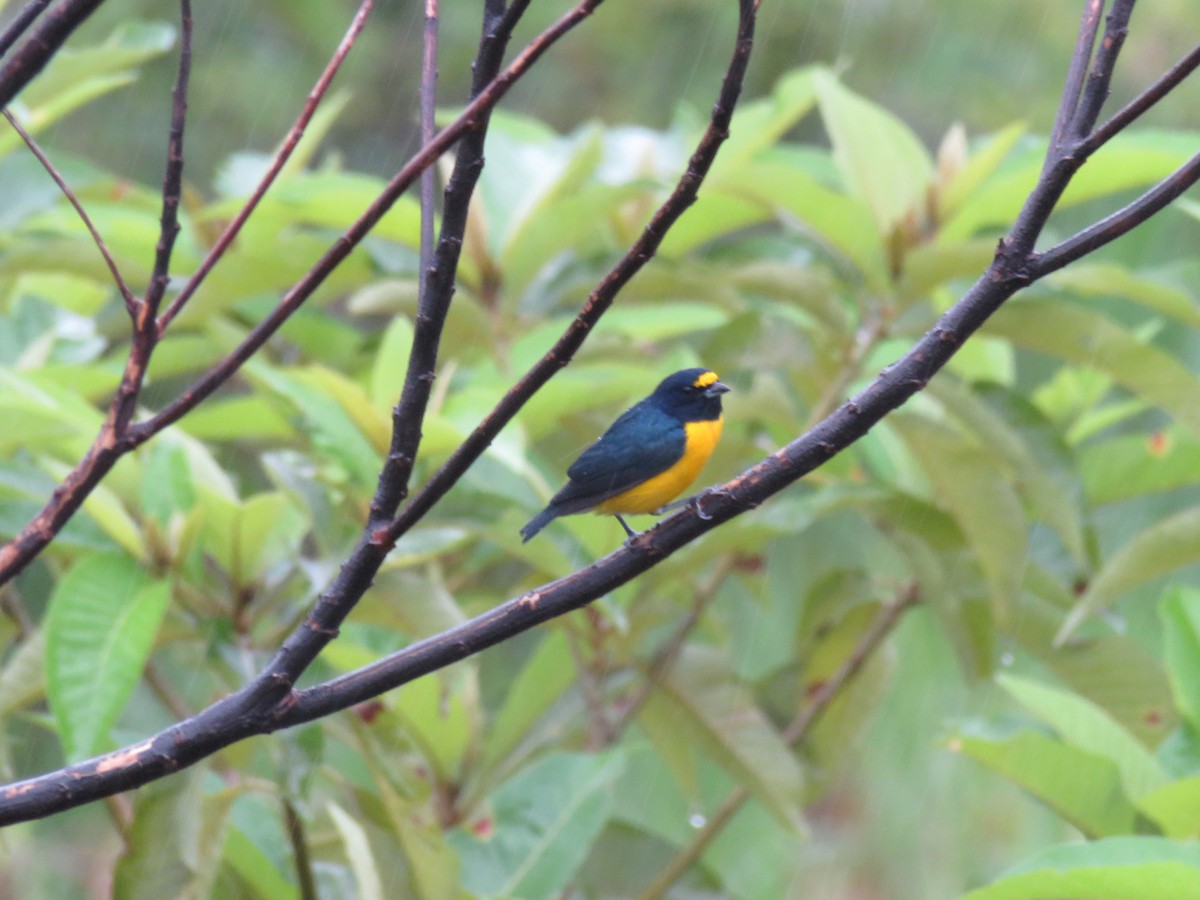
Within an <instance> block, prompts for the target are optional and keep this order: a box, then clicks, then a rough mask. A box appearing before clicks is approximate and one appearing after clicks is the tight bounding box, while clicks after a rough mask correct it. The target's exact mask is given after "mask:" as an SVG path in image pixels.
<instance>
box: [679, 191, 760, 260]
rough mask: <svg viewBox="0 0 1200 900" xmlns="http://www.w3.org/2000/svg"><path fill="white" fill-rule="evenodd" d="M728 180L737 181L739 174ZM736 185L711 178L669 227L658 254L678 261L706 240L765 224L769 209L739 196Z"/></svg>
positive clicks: (706, 241)
mask: <svg viewBox="0 0 1200 900" xmlns="http://www.w3.org/2000/svg"><path fill="white" fill-rule="evenodd" d="M729 177H730V179H731V180H732V179H740V173H735V174H733V175H731V176H729ZM739 183H740V180H739V181H738V182H735V183H734V184H732V185H726V184H723V183H722V182H721V181H719V180H716V179H714V180H713V183H712V185H711V186H708V185H706V190H705V191H704V192H703V193H702V194H701V195H700V198H699V199H698V200H697V201H696V203H695V204H694V205H693V206H692V207H691V208H690V209H688V210H687V212H685V213H684V214H683V215H682V216H680V217H679V221H678V222H676V223H675V224H674V225H673V226H671V230H670V231H668V232H667V235H666V237H665V238H663V242H662V245H661V246H660V247H659V248H658V253H659V255H660V256H662V257H664V258H665V259H672V260H681V259H682V258H683V257H685V256H687V254H689V253H691V252H692V251H694V250H695V249H696V248H698V247H701V246H703V245H704V244H706V243H708V242H709V241H715V240H718V239H720V238H722V237H725V236H726V235H729V234H732V233H734V232H736V231H739V230H741V229H743V228H749V227H750V226H751V225H757V224H759V223H760V222H765V221H767V220H768V219H769V218H770V216H771V210H770V209H769V208H767V207H765V206H764V205H763V204H762V203H761V202H758V201H757V200H755V199H751V198H748V197H744V196H740V194H741V191H740V190H739V189H738V185H739Z"/></svg>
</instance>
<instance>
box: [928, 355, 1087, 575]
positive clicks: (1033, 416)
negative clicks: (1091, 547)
mask: <svg viewBox="0 0 1200 900" xmlns="http://www.w3.org/2000/svg"><path fill="white" fill-rule="evenodd" d="M928 391H929V393H930V395H931V396H933V397H934V398H936V399H937V400H938V402H939V403H941V404H942V405H943V406H944V407H945V408H946V410H947V412H949V413H950V414H951V415H953V416H954V417H955V418H957V419H958V420H959V421H960V422H961V423H962V424H963V425H965V426H966V427H968V428H970V429H971V431H972V432H973V433H974V434H975V436H976V437H977V438H978V439H979V443H980V444H981V445H982V446H984V447H987V448H989V449H990V450H991V452H992V453H993V454H994V455H995V457H997V458H998V459H999V460H1000V461H1002V462H1003V464H1004V466H1005V468H1006V470H1007V474H1008V476H1009V477H1010V478H1011V479H1012V480H1013V481H1014V482H1015V483H1017V484H1019V485H1021V488H1022V491H1021V493H1022V496H1023V497H1024V499H1025V502H1026V503H1027V504H1029V506H1030V507H1032V509H1033V512H1034V515H1035V517H1036V518H1037V519H1039V520H1041V521H1044V522H1046V523H1047V524H1049V525H1050V527H1052V528H1053V529H1054V531H1055V533H1056V534H1057V535H1058V537H1059V539H1060V540H1061V541H1062V542H1063V545H1064V546H1065V547H1066V548H1067V550H1068V551H1070V553H1071V556H1072V558H1073V559H1074V561H1075V562H1076V563H1078V564H1080V565H1082V564H1083V563H1084V560H1085V556H1086V554H1085V551H1084V546H1083V512H1082V510H1081V509H1080V505H1079V502H1078V499H1077V494H1078V488H1077V485H1076V484H1075V483H1074V481H1073V479H1070V478H1069V476H1070V475H1072V474H1073V473H1071V472H1068V471H1064V470H1065V469H1066V467H1067V466H1068V465H1069V463H1070V459H1069V456H1068V454H1067V452H1066V450H1065V448H1062V451H1061V452H1060V453H1059V454H1056V458H1055V459H1054V460H1053V461H1050V460H1047V459H1046V454H1045V453H1043V454H1041V455H1038V456H1035V453H1036V449H1037V448H1035V447H1033V446H1031V442H1030V441H1029V440H1028V438H1027V437H1026V435H1027V434H1028V433H1029V432H1032V431H1034V430H1040V431H1042V432H1049V431H1051V429H1049V427H1048V423H1047V422H1045V420H1043V419H1041V418H1040V416H1038V414H1037V412H1036V410H1035V409H1034V408H1033V407H1031V406H1028V405H1026V404H1024V403H1022V402H1021V401H1019V400H1018V398H1016V397H1015V396H1012V395H1010V394H1008V393H1007V392H1004V391H1001V390H999V389H984V390H983V396H982V397H980V396H978V395H977V394H976V393H975V392H972V391H968V390H967V389H966V388H965V387H963V386H962V385H960V384H958V383H956V382H953V381H950V380H948V379H945V378H937V379H934V381H933V382H932V383H931V384H930V386H929V388H928ZM989 403H990V406H989ZM1006 417H1008V418H1009V421H1006ZM1012 419H1016V421H1011V420H1012ZM1014 426H1016V427H1014ZM1021 426H1024V429H1025V432H1026V433H1025V434H1023V433H1021V432H1019V431H1017V430H1016V428H1017V427H1021ZM1047 436H1052V435H1047ZM1055 463H1057V465H1055ZM935 465H936V463H935ZM1064 476H1067V477H1064ZM935 480H936V479H935Z"/></svg>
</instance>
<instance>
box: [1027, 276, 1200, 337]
mask: <svg viewBox="0 0 1200 900" xmlns="http://www.w3.org/2000/svg"><path fill="white" fill-rule="evenodd" d="M1047 281H1048V283H1049V284H1050V285H1052V286H1053V287H1056V288H1061V289H1062V290H1065V291H1068V292H1070V293H1074V294H1080V295H1082V296H1085V297H1120V298H1121V299H1123V300H1129V301H1132V302H1134V303H1137V304H1139V305H1140V306H1144V307H1145V308H1146V309H1148V310H1151V311H1153V312H1156V313H1161V314H1162V315H1164V316H1169V317H1170V318H1172V319H1175V320H1176V321H1177V322H1179V323H1180V324H1183V325H1187V326H1188V327H1190V328H1200V309H1198V308H1197V303H1196V298H1195V297H1194V296H1192V295H1191V294H1190V293H1188V291H1187V290H1185V289H1184V288H1182V287H1179V286H1177V285H1174V284H1170V283H1168V282H1166V281H1165V280H1164V279H1162V278H1161V277H1156V276H1155V275H1153V274H1145V273H1142V272H1138V271H1136V270H1133V269H1130V268H1129V267H1128V266H1121V265H1117V264H1115V263H1087V262H1080V263H1076V264H1073V265H1070V266H1067V267H1066V268H1065V269H1063V270H1061V271H1059V272H1055V273H1054V274H1053V275H1051V276H1050V277H1049V278H1048V279H1047Z"/></svg>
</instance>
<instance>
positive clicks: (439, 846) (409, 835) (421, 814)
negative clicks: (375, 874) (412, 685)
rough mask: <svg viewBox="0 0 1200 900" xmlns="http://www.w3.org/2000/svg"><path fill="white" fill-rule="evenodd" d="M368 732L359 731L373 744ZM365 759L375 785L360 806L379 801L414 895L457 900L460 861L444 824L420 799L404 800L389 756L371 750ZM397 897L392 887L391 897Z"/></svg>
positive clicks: (425, 899)
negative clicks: (399, 850) (449, 840)
mask: <svg viewBox="0 0 1200 900" xmlns="http://www.w3.org/2000/svg"><path fill="white" fill-rule="evenodd" d="M366 730H367V729H366V728H365V726H360V727H359V728H358V729H357V731H358V733H359V734H360V736H361V737H362V739H363V741H364V743H365V742H366V741H369V740H370V738H369V737H368V736H367V735H365V734H364V733H363V732H364V731H366ZM363 759H364V761H365V762H366V764H367V766H368V767H369V768H370V770H371V777H372V782H373V783H372V784H371V785H370V786H369V787H368V788H365V789H364V790H366V791H368V792H369V793H370V797H369V798H368V799H364V798H363V797H362V791H359V792H356V793H358V794H359V802H360V804H362V805H363V806H366V805H367V804H368V803H369V802H370V801H371V800H374V799H375V798H376V797H378V800H379V803H380V805H381V806H382V807H383V811H384V813H385V814H386V817H387V825H388V826H389V827H390V828H391V831H392V834H393V835H394V836H395V838H396V840H397V841H398V842H399V843H400V846H401V847H402V848H403V851H404V856H405V862H406V863H407V864H408V871H409V882H410V884H409V888H410V890H411V893H412V895H413V896H414V897H416V898H419V900H458V898H459V896H460V893H461V889H460V882H461V878H460V872H459V864H458V857H457V856H456V855H455V853H454V850H453V849H452V848H451V847H450V844H449V842H448V841H447V840H446V834H445V832H444V831H443V830H442V826H441V824H440V823H439V822H437V821H436V820H435V819H434V818H433V817H431V816H429V815H428V809H427V807H426V806H425V805H424V803H423V802H422V800H421V799H420V798H416V799H413V798H409V797H402V796H401V794H400V791H399V790H397V788H396V785H395V784H394V782H393V778H394V776H393V774H392V772H391V762H392V757H391V755H390V754H382V753H377V752H375V751H374V748H372V749H371V750H369V751H368V752H366V753H364V754H363ZM396 893H397V890H396V888H395V886H393V887H392V891H391V894H392V895H393V896H394V895H395V894H396Z"/></svg>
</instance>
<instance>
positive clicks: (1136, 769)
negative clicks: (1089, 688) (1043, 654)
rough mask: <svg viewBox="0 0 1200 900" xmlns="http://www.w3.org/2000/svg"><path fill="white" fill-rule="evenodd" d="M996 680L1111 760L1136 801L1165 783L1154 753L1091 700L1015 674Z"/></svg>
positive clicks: (1071, 739)
mask: <svg viewBox="0 0 1200 900" xmlns="http://www.w3.org/2000/svg"><path fill="white" fill-rule="evenodd" d="M996 680H997V682H998V683H999V684H1000V686H1001V687H1003V688H1004V689H1005V690H1006V691H1008V692H1009V693H1010V694H1012V696H1013V697H1015V698H1016V700H1017V701H1018V702H1019V703H1020V704H1021V705H1022V706H1024V707H1025V708H1026V709H1028V710H1029V711H1030V712H1032V713H1033V714H1034V715H1035V716H1037V717H1038V718H1039V719H1041V720H1042V721H1043V722H1045V723H1046V724H1047V725H1049V726H1050V727H1051V728H1053V729H1054V730H1055V731H1057V732H1058V733H1059V735H1060V736H1061V737H1062V738H1063V740H1065V741H1066V742H1067V743H1068V744H1071V745H1072V746H1074V747H1078V748H1079V749H1080V750H1083V751H1086V752H1087V753H1091V754H1093V755H1095V756H1099V757H1102V758H1104V759H1107V760H1110V761H1111V762H1112V763H1113V765H1114V766H1116V768H1117V771H1118V772H1119V773H1120V775H1121V784H1122V785H1123V787H1124V789H1125V793H1126V795H1127V796H1128V797H1129V798H1130V799H1131V800H1133V801H1134V802H1137V800H1138V798H1140V797H1141V796H1142V795H1144V794H1146V793H1148V792H1150V791H1152V790H1154V789H1155V788H1158V787H1161V786H1162V785H1163V784H1165V783H1166V781H1167V776H1166V773H1165V772H1164V771H1163V770H1162V767H1161V766H1160V765H1159V764H1158V761H1157V760H1155V758H1154V756H1153V754H1151V753H1150V751H1149V750H1147V749H1146V748H1145V747H1143V746H1142V745H1141V744H1139V743H1138V742H1137V741H1136V740H1135V739H1134V738H1133V736H1132V735H1130V734H1129V732H1128V731H1126V730H1125V729H1124V728H1122V727H1121V726H1120V725H1118V724H1117V723H1116V722H1115V721H1113V719H1112V718H1111V717H1110V716H1109V715H1108V713H1106V712H1105V711H1104V710H1102V709H1100V708H1099V707H1098V706H1096V705H1095V704H1093V703H1092V702H1090V701H1088V700H1085V699H1084V698H1082V697H1079V696H1077V695H1075V694H1072V693H1070V692H1069V691H1064V690H1060V689H1058V688H1053V687H1049V686H1047V685H1044V684H1039V683H1038V682H1036V681H1031V680H1029V679H1026V678H1019V677H1017V676H1015V675H1000V676H998V677H997V679H996Z"/></svg>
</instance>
